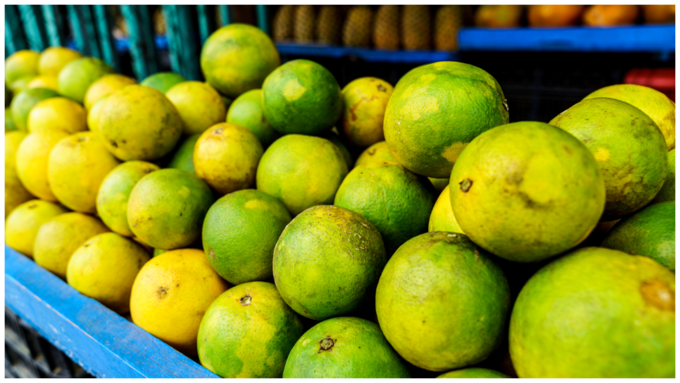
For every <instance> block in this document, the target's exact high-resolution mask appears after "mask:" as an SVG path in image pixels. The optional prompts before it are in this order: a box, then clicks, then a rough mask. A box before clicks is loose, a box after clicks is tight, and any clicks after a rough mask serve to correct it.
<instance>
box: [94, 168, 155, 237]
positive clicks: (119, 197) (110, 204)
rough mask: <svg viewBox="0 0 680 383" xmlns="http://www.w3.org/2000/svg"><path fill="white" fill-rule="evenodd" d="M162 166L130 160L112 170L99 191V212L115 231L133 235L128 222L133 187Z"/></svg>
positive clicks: (127, 235)
mask: <svg viewBox="0 0 680 383" xmlns="http://www.w3.org/2000/svg"><path fill="white" fill-rule="evenodd" d="M159 169H160V168H159V167H158V166H156V165H154V164H152V163H150V162H144V161H128V162H124V163H122V164H120V165H118V166H117V167H116V168H115V169H113V170H111V171H110V172H109V173H108V174H107V175H106V177H105V178H104V180H103V181H102V183H101V186H100V187H99V192H98V193H97V214H98V215H99V217H100V218H101V219H102V221H104V223H105V224H106V226H108V227H109V228H110V229H111V230H113V231H114V232H116V233H118V234H120V235H124V236H126V237H132V235H133V233H132V230H130V225H129V224H128V215H127V211H128V200H129V199H130V193H132V188H134V187H135V185H136V184H137V182H139V180H141V179H142V177H144V176H146V175H147V174H149V173H151V172H154V171H156V170H159Z"/></svg>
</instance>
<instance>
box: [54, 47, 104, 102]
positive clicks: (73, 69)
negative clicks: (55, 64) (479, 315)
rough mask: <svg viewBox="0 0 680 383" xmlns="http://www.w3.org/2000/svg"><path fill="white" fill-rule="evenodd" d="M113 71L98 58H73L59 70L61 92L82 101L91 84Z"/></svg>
mask: <svg viewBox="0 0 680 383" xmlns="http://www.w3.org/2000/svg"><path fill="white" fill-rule="evenodd" d="M111 73H115V70H114V69H113V68H112V67H111V66H110V65H109V64H107V63H105V62H104V61H102V60H100V59H98V58H94V57H83V58H80V59H77V60H73V61H71V62H69V63H68V64H66V65H65V66H64V68H62V70H61V71H59V94H61V95H62V96H66V97H68V98H70V99H72V100H75V101H78V102H80V103H82V102H83V100H84V99H85V93H87V89H88V88H89V87H90V85H92V83H94V82H95V81H97V79H99V78H100V77H102V76H104V75H107V74H111Z"/></svg>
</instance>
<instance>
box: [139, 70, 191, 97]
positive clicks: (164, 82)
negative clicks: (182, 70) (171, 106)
mask: <svg viewBox="0 0 680 383" xmlns="http://www.w3.org/2000/svg"><path fill="white" fill-rule="evenodd" d="M184 81H187V79H186V78H184V77H183V76H182V75H180V74H177V73H173V72H160V73H156V74H152V75H151V76H149V77H147V78H145V79H144V80H142V82H140V83H139V84H140V85H144V86H148V87H150V88H154V89H156V90H157V91H159V92H161V93H166V92H167V91H169V90H170V88H172V87H173V86H175V85H177V84H179V83H181V82H184Z"/></svg>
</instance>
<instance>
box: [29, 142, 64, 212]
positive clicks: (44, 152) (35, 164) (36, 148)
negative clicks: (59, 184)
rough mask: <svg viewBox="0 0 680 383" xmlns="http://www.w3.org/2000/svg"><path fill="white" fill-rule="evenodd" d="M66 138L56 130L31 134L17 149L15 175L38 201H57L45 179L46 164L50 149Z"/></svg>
mask: <svg viewBox="0 0 680 383" xmlns="http://www.w3.org/2000/svg"><path fill="white" fill-rule="evenodd" d="M66 137H68V134H67V133H64V132H62V131H58V130H57V131H52V130H45V131H42V132H39V133H31V134H29V135H28V136H26V138H24V140H23V141H21V144H20V145H19V148H18V149H17V154H16V161H17V162H16V164H17V175H18V176H19V179H20V180H21V183H22V184H23V185H24V187H25V188H26V190H28V191H29V192H30V193H31V194H33V195H34V196H36V197H38V198H40V199H44V200H46V201H55V202H56V201H57V197H56V196H55V195H54V193H52V189H51V187H50V183H49V181H48V179H47V164H48V162H49V157H50V152H51V151H52V148H53V147H54V146H55V145H56V144H57V143H58V142H59V141H61V140H62V139H63V138H66Z"/></svg>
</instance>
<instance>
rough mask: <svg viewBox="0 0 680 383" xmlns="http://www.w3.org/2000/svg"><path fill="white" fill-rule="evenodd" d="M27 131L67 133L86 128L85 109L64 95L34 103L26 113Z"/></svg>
mask: <svg viewBox="0 0 680 383" xmlns="http://www.w3.org/2000/svg"><path fill="white" fill-rule="evenodd" d="M27 125H28V131H29V132H31V133H37V132H41V131H43V130H60V131H62V132H64V133H67V134H73V133H76V132H82V131H84V130H87V115H86V112H85V109H84V108H83V107H82V106H80V104H78V103H77V102H75V101H73V100H71V99H68V98H65V97H53V98H48V99H47V100H42V101H40V102H38V103H37V104H35V106H34V107H33V109H31V112H30V113H28V122H27Z"/></svg>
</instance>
